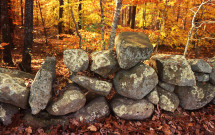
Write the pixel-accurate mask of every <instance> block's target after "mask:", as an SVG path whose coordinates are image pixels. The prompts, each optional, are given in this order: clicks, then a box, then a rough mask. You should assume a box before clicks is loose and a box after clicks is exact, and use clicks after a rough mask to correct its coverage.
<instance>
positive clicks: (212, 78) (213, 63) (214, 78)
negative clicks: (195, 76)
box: [208, 57, 215, 85]
mask: <svg viewBox="0 0 215 135" xmlns="http://www.w3.org/2000/svg"><path fill="white" fill-rule="evenodd" d="M208 63H209V64H210V65H211V67H212V72H211V73H210V83H211V84H213V85H215V57H213V58H210V59H208Z"/></svg>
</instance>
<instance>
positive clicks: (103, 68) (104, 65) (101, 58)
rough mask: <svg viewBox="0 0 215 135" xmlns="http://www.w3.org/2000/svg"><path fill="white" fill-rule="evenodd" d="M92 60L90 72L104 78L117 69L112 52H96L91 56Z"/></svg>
mask: <svg viewBox="0 0 215 135" xmlns="http://www.w3.org/2000/svg"><path fill="white" fill-rule="evenodd" d="M91 59H92V60H93V62H92V65H91V71H93V72H95V73H97V74H99V75H101V76H102V77H104V78H106V77H107V76H108V75H110V74H111V73H114V72H115V71H116V70H117V69H118V68H119V65H118V62H117V60H116V56H115V53H114V51H113V50H104V51H97V52H93V53H92V54H91Z"/></svg>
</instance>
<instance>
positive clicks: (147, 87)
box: [113, 63, 158, 99]
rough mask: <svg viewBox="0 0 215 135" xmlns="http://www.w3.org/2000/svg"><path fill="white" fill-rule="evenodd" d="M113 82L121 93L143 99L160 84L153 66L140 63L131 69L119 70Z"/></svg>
mask: <svg viewBox="0 0 215 135" xmlns="http://www.w3.org/2000/svg"><path fill="white" fill-rule="evenodd" d="M113 83H114V87H115V90H116V91H117V93H119V94H120V95H122V96H124V97H128V98H132V99H142V98H143V97H144V96H146V95H147V94H148V93H150V92H151V91H152V90H153V89H154V88H155V86H156V85H157V84H158V76H157V74H156V72H155V70H154V69H153V68H152V67H150V66H147V65H145V64H143V63H140V64H138V65H136V66H135V67H133V68H131V69H129V70H121V71H119V72H117V73H116V75H115V77H114V80H113Z"/></svg>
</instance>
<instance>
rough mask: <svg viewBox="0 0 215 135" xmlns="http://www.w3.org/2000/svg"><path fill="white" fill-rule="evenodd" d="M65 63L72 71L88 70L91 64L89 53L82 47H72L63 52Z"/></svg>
mask: <svg viewBox="0 0 215 135" xmlns="http://www.w3.org/2000/svg"><path fill="white" fill-rule="evenodd" d="M63 61H64V64H65V65H66V66H67V67H68V68H69V70H70V72H79V71H82V70H86V69H87V68H88V65H89V57H88V54H87V53H86V52H85V51H84V50H82V49H70V50H65V51H64V52H63Z"/></svg>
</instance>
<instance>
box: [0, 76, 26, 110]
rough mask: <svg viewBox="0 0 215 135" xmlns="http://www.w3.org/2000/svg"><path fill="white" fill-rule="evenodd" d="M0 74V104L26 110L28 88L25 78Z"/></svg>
mask: <svg viewBox="0 0 215 135" xmlns="http://www.w3.org/2000/svg"><path fill="white" fill-rule="evenodd" d="M10 75H11V74H10ZM10 75H8V74H7V73H0V102H4V103H8V104H12V105H14V106H17V107H21V108H23V109H26V108H27V107H28V97H29V88H28V87H26V85H25V78H24V77H21V78H20V76H19V75H18V77H15V76H16V75H15V74H12V75H13V77H12V76H10Z"/></svg>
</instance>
